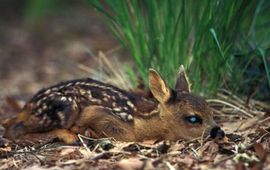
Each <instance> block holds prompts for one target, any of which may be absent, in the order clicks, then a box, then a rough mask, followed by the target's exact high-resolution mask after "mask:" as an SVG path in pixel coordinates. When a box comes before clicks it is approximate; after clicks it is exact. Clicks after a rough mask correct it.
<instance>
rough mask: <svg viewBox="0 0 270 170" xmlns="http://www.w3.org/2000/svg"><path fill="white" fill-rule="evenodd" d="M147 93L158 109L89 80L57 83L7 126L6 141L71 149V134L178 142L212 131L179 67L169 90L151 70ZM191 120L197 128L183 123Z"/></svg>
mask: <svg viewBox="0 0 270 170" xmlns="http://www.w3.org/2000/svg"><path fill="white" fill-rule="evenodd" d="M149 87H150V90H151V92H152V94H153V96H154V98H155V99H156V100H157V101H158V103H155V102H153V101H151V100H149V99H146V98H143V97H140V96H137V95H134V94H132V93H128V92H126V91H123V90H121V89H118V88H116V87H114V86H111V85H108V84H104V83H101V82H98V81H95V80H92V79H81V80H75V81H68V82H64V83H60V84H58V85H56V86H52V87H49V88H47V89H44V90H41V91H40V92H38V93H37V94H36V95H35V96H34V97H33V98H32V99H31V100H30V101H29V102H28V103H27V104H26V105H25V107H24V108H23V110H22V112H21V113H20V114H19V115H18V117H17V119H15V120H14V122H13V123H10V122H9V127H8V128H7V131H6V133H5V136H6V137H7V138H10V139H16V138H29V139H31V138H40V139H42V138H43V139H44V138H48V137H55V138H58V139H60V140H62V141H63V142H65V143H67V144H72V143H76V141H77V140H78V137H77V136H76V134H83V135H86V136H88V137H94V138H102V137H113V138H115V139H116V140H121V141H143V140H148V139H167V140H178V139H192V138H196V137H199V136H201V135H202V134H203V133H204V132H209V131H210V129H211V128H212V127H214V126H216V124H215V122H214V120H213V115H212V111H211V109H210V108H209V106H208V105H207V103H206V102H205V100H203V99H202V98H200V97H197V96H195V95H193V94H192V93H190V89H189V88H190V85H189V83H188V80H187V77H186V74H185V73H184V69H183V68H182V67H181V68H180V71H179V73H178V77H177V83H176V87H175V89H174V90H171V89H170V88H169V87H168V86H167V85H166V83H165V81H164V80H163V79H162V78H161V77H160V76H159V74H158V73H157V72H156V71H154V70H150V71H149ZM190 115H196V116H199V117H200V119H202V123H195V124H191V123H188V122H187V120H185V119H186V117H187V116H190ZM31 135H32V136H31Z"/></svg>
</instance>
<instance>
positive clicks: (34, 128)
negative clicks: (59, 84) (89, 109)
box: [4, 98, 79, 139]
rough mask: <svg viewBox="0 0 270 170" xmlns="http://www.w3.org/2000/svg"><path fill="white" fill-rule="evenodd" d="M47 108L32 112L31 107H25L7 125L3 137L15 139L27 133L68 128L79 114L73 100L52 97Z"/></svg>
mask: <svg viewBox="0 0 270 170" xmlns="http://www.w3.org/2000/svg"><path fill="white" fill-rule="evenodd" d="M47 103H49V104H48V105H50V106H47V108H50V109H47V110H43V111H42V112H41V113H38V114H37V113H36V112H33V110H32V108H31V107H29V108H28V107H26V108H25V110H23V111H22V112H21V113H20V114H19V115H18V116H17V118H16V121H15V122H14V123H13V124H11V126H9V127H8V128H7V130H6V132H5V134H4V137H6V138H9V139H17V138H19V137H21V136H23V135H25V134H29V133H41V132H45V133H46V132H50V131H53V130H54V129H69V128H71V126H72V125H73V124H74V122H75V121H76V119H77V117H78V116H79V110H78V107H77V105H76V103H75V102H74V101H61V100H60V99H57V98H55V99H53V100H50V101H47Z"/></svg>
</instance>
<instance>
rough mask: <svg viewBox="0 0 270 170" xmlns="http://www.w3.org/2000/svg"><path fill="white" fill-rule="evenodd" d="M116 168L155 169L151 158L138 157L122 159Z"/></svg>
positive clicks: (125, 169) (124, 169)
mask: <svg viewBox="0 0 270 170" xmlns="http://www.w3.org/2000/svg"><path fill="white" fill-rule="evenodd" d="M115 168H116V169H122V170H137V169H154V167H153V165H152V163H151V162H150V161H149V160H140V159H138V158H129V159H122V160H121V161H119V162H118V163H117V164H116V165H115Z"/></svg>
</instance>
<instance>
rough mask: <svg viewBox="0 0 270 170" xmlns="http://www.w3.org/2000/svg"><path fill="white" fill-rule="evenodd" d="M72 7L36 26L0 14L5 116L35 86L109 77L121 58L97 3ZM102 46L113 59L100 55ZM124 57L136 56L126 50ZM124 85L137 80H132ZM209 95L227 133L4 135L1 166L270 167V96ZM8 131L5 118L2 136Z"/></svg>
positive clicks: (0, 101)
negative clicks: (135, 138)
mask: <svg viewBox="0 0 270 170" xmlns="http://www.w3.org/2000/svg"><path fill="white" fill-rule="evenodd" d="M78 11H79V12H78ZM82 11H83V12H82ZM71 12H73V13H72V15H69V16H68V17H67V16H65V15H64V14H63V15H57V16H56V17H52V18H50V19H48V20H45V21H43V23H42V24H37V25H36V26H35V27H34V28H33V27H32V28H29V27H26V26H24V25H23V23H21V21H20V20H19V19H18V20H16V19H12V20H9V21H7V20H8V19H7V20H1V21H0V22H2V24H0V36H1V39H0V49H1V50H0V56H1V57H0V69H1V72H0V80H1V84H0V120H3V119H6V118H9V117H14V116H15V115H16V114H17V113H18V109H19V108H20V107H21V106H22V105H23V104H24V103H25V102H26V101H27V100H28V99H30V97H31V96H32V95H33V94H34V93H35V92H37V91H38V90H39V89H41V88H43V87H46V86H48V85H52V84H55V83H57V82H59V81H63V80H68V79H74V78H80V77H87V76H93V77H95V78H97V79H101V80H104V78H100V76H99V74H98V73H99V71H100V70H99V69H100V67H103V68H104V67H108V65H107V64H108V61H114V60H113V57H112V56H113V55H114V54H115V53H114V51H115V49H118V47H119V44H117V43H116V41H115V40H114V39H113V37H112V35H111V34H110V33H109V31H108V30H107V29H105V28H106V26H105V25H104V24H103V23H102V22H101V21H100V19H99V18H98V17H97V16H96V15H95V14H94V13H93V11H89V10H88V8H87V9H85V10H83V9H81V7H80V9H78V10H77V11H76V10H74V9H73V10H72V11H71ZM70 16H72V17H70ZM74 21H76V22H74ZM82 23H83V24H82ZM99 51H102V52H104V54H105V55H106V56H107V57H108V61H107V59H104V57H103V59H102V56H104V55H102V54H99V55H97V54H98V52H99ZM121 54H124V52H121V51H120V52H119V51H118V53H117V55H118V56H124V55H121ZM97 56H101V59H99V57H97ZM117 61H120V62H125V63H126V62H129V61H128V60H127V59H126V58H125V57H122V58H121V57H120V58H118V60H117ZM101 77H102V76H101ZM111 79H114V77H113V78H111ZM106 81H108V80H106ZM111 82H112V83H113V84H117V83H118V82H117V81H116V83H115V82H113V81H111ZM117 85H118V86H121V87H124V88H125V89H128V88H130V86H129V85H128V86H124V85H127V83H125V82H124V83H122V84H120V85H119V84H117ZM208 102H209V104H210V105H211V106H212V107H213V109H214V111H215V120H216V121H217V122H218V123H219V125H220V126H221V127H222V128H223V129H224V131H225V132H226V136H227V139H226V140H224V141H213V140H210V139H202V138H200V139H194V140H192V141H181V140H180V141H177V142H170V141H144V142H140V143H138V142H118V141H115V140H114V139H99V140H97V139H87V138H85V137H83V136H80V138H81V144H82V145H81V146H67V145H63V144H61V143H59V142H57V141H55V140H48V141H41V142H40V143H35V144H31V145H29V146H23V145H18V144H16V143H9V144H5V141H4V139H1V140H0V170H1V169H170V170H173V169H239V170H241V169H246V168H247V167H248V168H250V169H270V108H269V103H264V102H260V101H256V100H253V99H247V98H245V97H241V98H239V97H237V96H234V95H232V94H231V93H230V92H228V91H226V90H221V91H220V92H219V93H218V95H217V98H216V99H208ZM3 131H4V129H3V128H1V126H0V136H1V134H3Z"/></svg>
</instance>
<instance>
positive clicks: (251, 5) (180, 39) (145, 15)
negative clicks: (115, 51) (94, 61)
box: [88, 0, 270, 95]
mask: <svg viewBox="0 0 270 170" xmlns="http://www.w3.org/2000/svg"><path fill="white" fill-rule="evenodd" d="M88 2H89V4H91V5H92V6H93V7H95V8H96V9H97V11H99V12H100V13H101V14H102V15H103V16H104V17H105V19H106V22H107V23H108V26H109V27H110V28H111V30H112V31H113V33H114V35H115V36H116V37H117V39H118V40H119V42H121V43H122V44H123V46H124V47H125V48H126V49H127V50H128V52H129V54H130V56H131V57H132V58H133V60H134V62H135V64H136V68H137V70H138V73H139V75H140V76H141V77H142V79H143V80H144V82H145V83H146V84H147V78H148V68H150V67H152V68H155V69H157V70H158V71H159V72H160V73H161V75H162V76H163V77H164V78H165V79H167V80H168V81H169V84H170V85H171V86H172V85H173V84H174V81H175V74H176V72H177V69H178V67H179V65H180V64H183V65H184V66H185V67H186V69H187V71H188V75H189V77H190V80H191V82H192V84H193V90H194V91H195V92H196V93H199V92H201V93H203V94H207V95H211V94H214V93H215V92H216V90H217V89H219V88H220V87H228V88H233V89H234V90H235V91H239V86H240V85H241V84H243V81H251V79H249V76H247V78H246V77H245V76H244V75H245V74H246V73H247V71H249V70H248V68H249V67H250V65H251V64H252V63H254V60H259V61H257V62H259V63H260V64H261V63H263V64H264V71H263V73H262V75H261V74H260V75H259V77H260V76H263V77H264V78H266V79H267V80H268V82H269V80H270V78H269V66H268V63H269V59H267V58H266V57H267V55H269V47H270V40H269V38H266V37H267V36H268V37H269V35H270V34H269V33H270V31H269V30H270V29H269V25H270V22H269V19H268V18H269V16H270V15H269V12H268V11H269V9H270V3H269V1H267V0H258V1H248V0H238V1H235V0H202V1H197V0H146V1H142V0H113V1H112V0H104V1H99V0H88ZM267 26H268V27H267ZM258 49H260V53H258ZM262 52H264V53H262ZM237 56H238V57H237ZM239 56H240V59H239ZM239 60H240V61H239ZM129 72H130V70H129ZM132 75H134V73H132ZM245 78H246V79H245ZM257 78H258V77H257ZM240 80H241V81H240ZM267 88H269V86H267Z"/></svg>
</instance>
